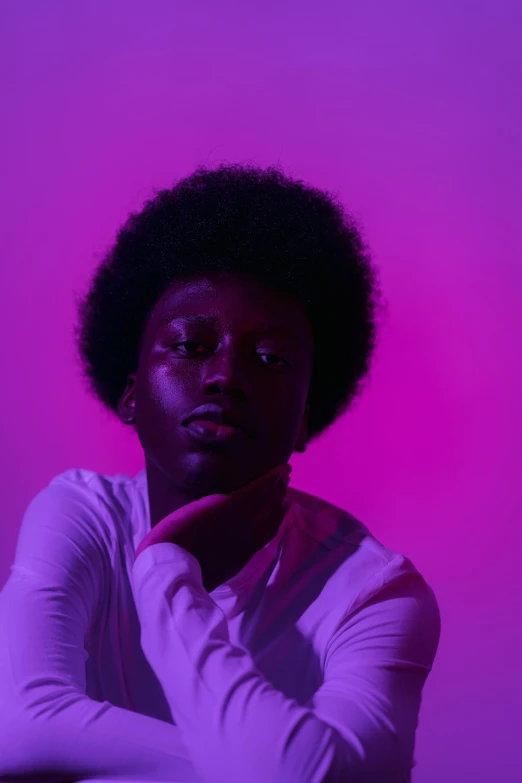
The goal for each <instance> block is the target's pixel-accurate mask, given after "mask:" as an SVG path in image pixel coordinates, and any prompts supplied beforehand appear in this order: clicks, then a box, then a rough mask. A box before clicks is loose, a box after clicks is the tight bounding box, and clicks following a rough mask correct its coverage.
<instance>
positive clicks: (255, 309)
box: [0, 166, 440, 783]
mask: <svg viewBox="0 0 522 783" xmlns="http://www.w3.org/2000/svg"><path fill="white" fill-rule="evenodd" d="M380 306H381V305H380V302H379V291H378V286H377V282H376V274H375V270H374V269H373V267H372V265H371V263H370V261H369V259H368V257H367V254H366V251H365V249H364V246H363V243H362V241H361V238H360V235H359V233H358V231H357V229H356V227H355V226H354V224H353V222H352V221H351V220H350V218H349V217H348V216H347V215H346V214H345V213H344V211H343V209H342V207H341V205H340V204H339V203H338V202H337V201H336V200H335V199H334V198H333V197H331V196H330V195H328V194H326V193H323V192H321V191H318V190H317V189H314V188H311V187H309V186H306V185H304V184H303V183H302V182H300V181H295V180H293V179H291V178H289V177H286V176H284V175H283V174H282V173H281V172H280V171H279V170H277V169H268V170H260V169H258V168H255V167H251V166H247V167H242V166H221V167H219V168H217V169H214V170H208V169H204V168H200V169H198V170H197V171H196V172H195V173H194V174H193V175H192V176H190V177H188V178H186V179H184V180H181V181H180V182H178V183H177V184H176V185H175V187H173V188H172V189H170V190H165V191H162V192H160V193H158V194H157V195H156V196H155V198H153V199H152V200H151V201H149V202H148V203H147V204H146V205H145V207H144V208H143V210H142V211H141V212H140V213H139V214H136V215H132V216H131V217H130V218H129V219H128V221H127V223H126V224H125V226H124V227H123V228H122V230H121V231H120V233H119V235H118V237H117V240H116V243H115V245H114V247H113V248H112V249H111V251H110V253H109V254H108V255H107V258H106V259H105V260H104V262H103V264H102V265H101V266H100V267H99V269H98V270H97V272H96V274H95V277H94V279H93V281H92V285H91V288H90V290H89V292H88V294H87V295H86V297H85V299H84V300H83V301H82V302H81V303H80V306H79V326H78V328H77V339H78V347H79V354H80V358H81V360H82V362H83V367H84V370H85V375H86V377H87V379H88V380H89V383H90V386H91V389H92V391H93V392H94V393H95V394H96V395H97V397H98V398H99V399H100V400H101V402H102V403H103V404H105V405H106V406H107V408H108V409H109V410H111V411H112V412H114V413H115V414H116V415H117V416H118V417H119V418H120V420H121V421H122V422H124V423H125V424H127V425H129V426H132V427H134V428H135V430H136V433H137V435H138V438H139V441H140V443H141V446H142V447H143V452H144V456H145V470H144V471H142V472H140V473H139V474H138V475H137V476H136V477H134V478H129V477H128V476H124V475H122V474H118V475H116V476H112V477H111V476H103V475H100V474H98V473H95V472H93V471H90V470H85V469H75V470H69V471H66V472H65V473H63V474H61V475H59V476H56V477H55V478H54V479H53V480H52V481H51V482H50V484H49V485H48V486H47V487H46V488H45V489H43V490H42V491H41V492H40V493H39V494H38V495H37V496H36V497H35V498H34V499H33V501H32V502H31V504H30V505H29V507H28V509H27V511H26V514H25V516H24V519H23V522H22V526H21V530H20V534H19V540H18V545H17V551H16V557H15V562H14V565H13V566H12V569H11V574H10V577H9V579H8V581H7V584H6V586H5V588H4V589H3V591H2V593H1V594H0V627H1V628H2V635H1V639H0V704H1V709H0V777H2V776H4V777H8V776H14V775H19V776H24V775H25V776H26V777H27V776H29V777H32V778H33V779H34V778H35V777H37V776H43V775H50V776H51V777H52V779H53V780H63V779H73V778H74V779H78V778H81V777H84V778H95V777H98V778H100V777H103V776H105V777H114V778H116V777H118V778H127V779H134V780H136V779H140V778H141V779H143V778H146V779H148V780H163V781H193V780H194V781H195V780H200V781H208V782H209V783H214V782H215V783H218V781H219V782H221V781H226V782H227V783H273V782H274V781H281V783H283V782H284V783H320V782H321V783H324V782H325V781H331V782H333V781H346V782H348V781H350V783H363V781H364V782H365V783H366V781H367V782H368V783H370V782H371V783H403V781H407V780H409V778H410V770H411V767H412V766H413V764H414V760H413V753H414V742H415V730H416V726H417V719H418V713H419V708H420V703H421V694H422V689H423V686H424V683H425V681H426V678H427V676H428V674H429V672H430V670H431V667H432V664H433V660H434V657H435V653H436V649H437V645H438V640H439V633H440V618H439V612H438V607H437V603H436V600H435V597H434V595H433V592H432V590H431V588H430V587H429V586H428V585H427V584H426V582H425V581H424V579H423V578H422V576H421V575H420V574H419V573H418V571H417V570H416V569H415V567H414V566H413V564H412V563H411V562H410V561H409V560H408V559H407V558H405V557H403V556H402V555H400V554H396V553H394V552H392V551H390V550H389V549H387V548H386V547H384V546H383V545H382V544H380V543H379V542H378V541H376V539H375V538H374V537H373V536H372V535H371V533H370V532H369V531H368V529H367V528H366V527H365V526H364V525H363V524H362V523H361V522H359V521H358V520H356V519H355V518H354V517H353V516H352V515H350V514H349V513H347V512H345V511H342V510H340V509H337V508H335V507H334V506H332V505H331V504H329V503H327V502H325V501H321V500H319V499H317V498H313V497H312V496H310V495H306V494H305V493H302V492H297V491H295V490H288V489H287V485H288V474H289V468H288V467H287V463H288V460H289V458H290V457H291V455H292V453H293V452H294V451H298V452H303V451H304V450H305V448H306V446H307V443H309V442H310V441H311V440H312V439H313V438H315V437H317V436H318V435H319V434H320V433H322V432H324V431H325V430H326V429H327V428H328V427H329V426H330V425H331V424H332V423H333V422H334V421H335V420H336V419H337V418H338V417H339V416H340V414H341V413H343V412H344V411H345V410H346V409H347V408H348V407H349V405H350V403H351V402H352V401H353V399H354V398H355V397H356V396H357V394H359V393H360V392H361V389H362V381H363V379H364V377H365V375H366V374H367V372H368V368H369V363H370V358H371V355H372V352H373V350H374V347H375V344H376V330H377V329H376V324H377V310H378V308H379V307H380ZM346 480H347V481H349V477H348V476H347V477H346Z"/></svg>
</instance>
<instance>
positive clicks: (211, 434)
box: [186, 419, 247, 442]
mask: <svg viewBox="0 0 522 783" xmlns="http://www.w3.org/2000/svg"><path fill="white" fill-rule="evenodd" d="M186 429H187V432H188V433H189V434H190V435H191V436H192V437H194V438H196V439H197V440H203V441H206V442H208V441H228V440H238V439H242V438H243V439H244V438H246V437H247V433H246V432H245V430H243V429H240V428H239V427H233V426H231V425H230V424H222V423H218V422H216V421H211V420H209V419H192V420H191V421H189V422H187V424H186Z"/></svg>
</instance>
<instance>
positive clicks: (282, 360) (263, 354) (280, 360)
mask: <svg viewBox="0 0 522 783" xmlns="http://www.w3.org/2000/svg"><path fill="white" fill-rule="evenodd" d="M259 356H271V357H272V358H273V359H277V360H278V361H279V362H283V364H282V365H280V366H281V367H283V366H286V364H287V362H286V361H285V360H284V359H282V358H281V357H280V356H276V355H275V353H260V354H259ZM266 364H269V365H270V366H272V367H273V366H274V363H273V362H266Z"/></svg>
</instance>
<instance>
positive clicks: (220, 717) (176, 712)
mask: <svg viewBox="0 0 522 783" xmlns="http://www.w3.org/2000/svg"><path fill="white" fill-rule="evenodd" d="M134 578H135V583H134V587H135V593H136V596H137V598H136V605H137V608H138V614H139V616H140V621H141V629H142V647H143V649H144V652H145V655H146V656H147V658H148V660H149V662H150V664H151V666H152V667H153V669H154V671H155V672H156V676H157V677H158V679H159V680H160V682H161V684H162V686H163V690H164V692H165V695H166V697H167V699H168V702H169V705H170V707H171V710H172V714H173V716H174V719H175V721H176V723H177V725H178V726H179V727H180V728H181V730H182V734H183V739H184V741H185V744H186V745H187V747H188V749H189V752H190V755H191V757H192V759H193V761H194V765H195V767H196V770H197V771H198V772H199V774H200V775H201V777H202V779H203V780H204V781H205V783H244V781H245V780H248V781H249V783H266V781H271V782H272V783H341V781H342V783H375V781H377V780H378V781H379V783H405V782H407V781H408V780H409V776H410V768H411V766H412V756H413V748H414V740H415V729H416V725H417V717H418V712H419V707H420V701H421V692H422V688H423V685H424V682H425V680H426V677H427V675H428V673H429V671H430V669H431V666H432V663H433V660H434V657H435V653H436V649H437V645H438V639H439V631H440V627H439V625H440V617H439V612H438V606H437V602H436V600H435V597H434V595H433V593H432V591H431V588H429V587H428V585H427V584H426V583H425V582H424V580H423V579H422V577H421V576H420V574H419V573H418V572H417V571H415V569H414V568H413V566H412V565H411V564H410V563H409V561H407V560H406V558H403V557H402V556H400V555H399V556H397V557H396V558H394V560H393V561H392V562H390V563H388V564H387V565H386V566H384V567H383V568H382V569H381V570H380V571H379V572H378V573H377V574H376V575H375V577H373V578H371V579H370V580H369V582H368V583H367V585H366V586H365V587H364V589H362V590H361V591H360V594H359V596H358V598H357V601H356V602H355V603H353V602H352V604H351V606H350V607H347V610H346V613H345V619H343V621H342V622H341V623H340V625H339V627H338V628H337V629H336V631H335V633H334V634H333V636H332V638H331V639H330V643H329V645H328V652H327V656H326V662H325V667H324V682H323V684H322V686H321V687H320V688H319V690H318V691H317V692H316V693H315V694H314V696H313V698H312V699H310V701H309V703H308V704H306V705H300V704H298V703H297V702H296V701H294V700H292V699H288V698H286V696H285V695H284V694H282V693H281V692H280V691H278V690H277V689H275V688H274V687H273V686H272V685H271V683H269V682H268V681H267V680H266V679H265V678H264V677H263V675H262V673H261V672H260V671H259V670H258V669H257V668H256V666H255V665H254V663H253V661H252V659H251V657H250V656H249V654H248V652H247V651H246V650H245V649H243V648H241V647H239V646H237V645H233V644H232V643H231V642H230V638H229V635H228V627H227V623H226V618H225V616H224V614H223V612H222V610H221V609H220V607H218V606H217V605H216V604H215V602H214V601H213V600H212V598H211V597H210V595H209V594H208V593H207V592H206V591H205V589H204V587H203V585H202V579H201V568H200V566H199V563H198V561H197V560H196V558H194V557H193V556H192V555H191V554H190V553H188V552H187V551H186V550H184V549H183V548H182V547H180V546H178V545H176V544H174V543H168V542H162V543H158V544H154V545H151V546H149V547H148V548H147V549H144V550H143V551H142V552H141V553H140V555H139V556H138V557H137V558H136V560H135V563H134ZM173 661H175V662H176V665H175V666H174V665H173ZM180 675H181V676H180Z"/></svg>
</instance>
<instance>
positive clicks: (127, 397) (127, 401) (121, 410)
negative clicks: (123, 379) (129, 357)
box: [116, 372, 136, 424]
mask: <svg viewBox="0 0 522 783" xmlns="http://www.w3.org/2000/svg"><path fill="white" fill-rule="evenodd" d="M116 410H117V413H118V417H119V419H120V421H122V422H123V424H134V423H135V422H136V373H134V372H133V373H130V375H128V376H127V385H126V386H125V391H124V392H123V394H122V395H121V397H120V399H119V401H118V406H117V409H116Z"/></svg>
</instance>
